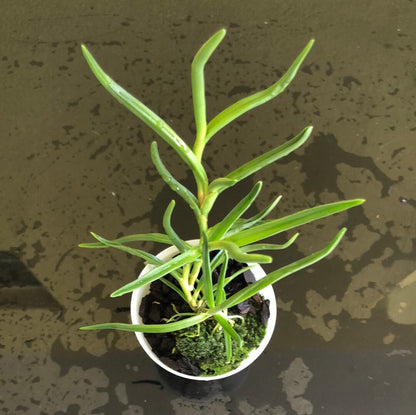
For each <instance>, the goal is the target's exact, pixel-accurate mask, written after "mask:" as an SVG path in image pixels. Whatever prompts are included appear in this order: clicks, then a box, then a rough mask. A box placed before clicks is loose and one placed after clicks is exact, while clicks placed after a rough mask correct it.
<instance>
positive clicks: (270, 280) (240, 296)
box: [209, 228, 346, 315]
mask: <svg viewBox="0 0 416 415" xmlns="http://www.w3.org/2000/svg"><path fill="white" fill-rule="evenodd" d="M345 232H346V228H342V229H341V230H340V231H339V232H338V234H337V235H336V237H335V238H334V239H333V240H332V241H331V242H330V243H329V244H328V245H327V246H326V247H325V248H323V249H321V250H320V251H318V252H315V253H313V254H311V255H309V256H307V257H305V258H302V259H299V260H298V261H295V262H292V263H291V264H289V265H286V266H284V267H282V268H280V269H278V270H276V271H273V272H271V273H270V274H267V275H266V276H265V277H263V278H261V279H260V280H257V281H256V282H254V283H253V284H250V285H248V286H247V287H245V288H243V289H242V290H241V291H239V292H238V293H236V294H234V295H232V296H231V297H229V298H228V299H227V300H225V301H224V302H223V303H222V304H220V305H218V306H217V307H214V308H213V309H211V310H209V314H211V315H213V314H214V313H216V312H220V311H221V310H224V309H226V308H231V307H234V306H235V305H237V304H239V303H241V302H242V301H244V300H247V299H248V298H250V297H251V296H253V295H254V294H256V293H258V292H259V291H260V290H262V289H264V288H266V287H268V286H269V285H272V284H274V283H275V282H277V281H279V280H281V279H283V278H285V277H287V276H289V275H291V274H293V273H294V272H296V271H299V270H301V269H303V268H306V267H308V266H309V265H312V264H314V263H315V262H317V261H319V260H321V259H322V258H324V257H326V256H327V255H329V254H330V253H331V252H332V251H333V250H334V249H335V247H336V246H337V245H338V243H339V242H340V241H341V239H342V237H343V236H344V234H345Z"/></svg>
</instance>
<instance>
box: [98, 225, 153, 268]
mask: <svg viewBox="0 0 416 415" xmlns="http://www.w3.org/2000/svg"><path fill="white" fill-rule="evenodd" d="M91 235H92V236H93V237H94V238H95V239H97V241H99V242H100V243H101V244H102V245H104V246H105V247H107V248H115V249H118V250H120V251H123V252H127V253H128V254H130V255H134V256H137V257H139V258H142V259H144V260H145V261H147V262H149V264H159V263H160V260H159V259H158V258H156V256H154V255H152V254H149V253H147V252H145V251H142V250H140V249H135V248H130V247H129V246H124V245H121V244H119V243H115V242H112V241H108V240H107V239H105V238H103V237H102V236H99V235H97V234H96V233H94V232H91Z"/></svg>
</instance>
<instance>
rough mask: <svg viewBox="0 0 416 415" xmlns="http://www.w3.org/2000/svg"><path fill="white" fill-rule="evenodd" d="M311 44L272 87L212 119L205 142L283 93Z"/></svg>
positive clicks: (230, 107) (243, 100) (235, 104)
mask: <svg viewBox="0 0 416 415" xmlns="http://www.w3.org/2000/svg"><path fill="white" fill-rule="evenodd" d="M313 43H314V40H313V39H312V40H311V41H310V42H309V43H308V44H307V45H306V47H305V49H303V51H302V52H301V53H300V54H299V56H298V57H297V58H296V59H295V61H294V62H293V63H292V65H291V66H290V68H289V69H288V70H287V72H286V73H285V74H284V75H283V76H282V77H281V78H280V79H279V80H278V81H277V82H276V83H274V84H273V85H272V86H270V87H269V88H267V89H265V90H263V91H260V92H257V93H255V94H253V95H250V96H248V97H246V98H243V99H241V100H240V101H237V102H236V103H234V104H232V105H231V106H229V107H228V108H226V109H225V110H224V111H222V112H221V113H219V114H218V115H217V116H216V117H214V119H213V120H211V122H210V123H209V124H208V127H207V133H206V138H205V142H208V140H209V139H210V138H211V137H212V136H213V135H214V134H215V133H217V132H218V131H219V130H221V128H223V127H225V126H226V125H227V124H229V123H230V122H231V121H232V120H234V119H235V118H237V117H239V116H240V115H242V114H244V113H246V112H247V111H249V110H251V109H252V108H255V107H257V106H259V105H261V104H264V103H265V102H267V101H269V100H271V99H272V98H274V97H276V96H277V95H279V94H280V93H281V92H283V91H284V90H285V88H286V87H287V86H288V85H289V84H290V82H291V81H292V80H293V78H294V77H295V75H296V73H297V71H298V69H299V67H300V66H301V64H302V62H303V60H304V59H305V58H306V56H307V54H308V53H309V51H310V49H311V48H312V45H313Z"/></svg>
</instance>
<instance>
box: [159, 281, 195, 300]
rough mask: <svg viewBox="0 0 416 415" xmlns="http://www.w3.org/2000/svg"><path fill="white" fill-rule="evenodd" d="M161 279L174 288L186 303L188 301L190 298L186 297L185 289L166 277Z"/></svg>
mask: <svg viewBox="0 0 416 415" xmlns="http://www.w3.org/2000/svg"><path fill="white" fill-rule="evenodd" d="M160 281H162V282H163V284H165V285H167V286H168V287H169V288H170V289H172V290H173V291H175V293H176V294H178V295H179V296H180V297H181V298H182V299H183V301H184V302H185V303H186V302H188V299H187V298H186V296H185V294H184V293H183V291H182V290H181V289H180V288H179V287H177V286H176V285H175V284H174V283H172V282H170V281H169V280H168V279H166V278H163V277H162V278H160Z"/></svg>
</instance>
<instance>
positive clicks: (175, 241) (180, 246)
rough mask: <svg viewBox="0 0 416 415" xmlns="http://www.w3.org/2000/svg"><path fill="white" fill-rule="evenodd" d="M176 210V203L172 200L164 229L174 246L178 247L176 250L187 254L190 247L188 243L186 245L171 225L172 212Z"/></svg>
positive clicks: (164, 218)
mask: <svg viewBox="0 0 416 415" xmlns="http://www.w3.org/2000/svg"><path fill="white" fill-rule="evenodd" d="M174 208H175V201H174V200H172V201H171V202H170V203H169V205H168V207H167V209H166V211H165V214H164V215H163V228H164V229H165V231H166V233H167V235H168V236H169V238H170V240H171V241H172V243H173V245H175V246H176V248H178V250H179V251H180V252H185V251H186V250H187V249H189V245H188V244H187V243H185V242H184V241H183V240H182V239H181V238H180V237H179V236H178V234H177V233H176V232H175V231H174V229H173V228H172V225H171V217H172V212H173V209H174Z"/></svg>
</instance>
